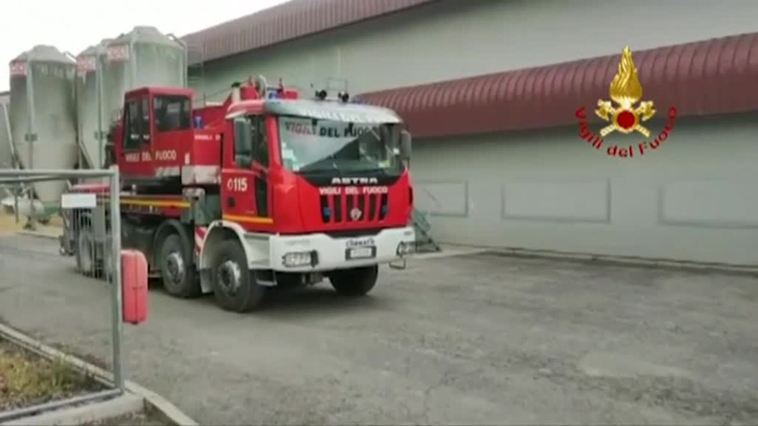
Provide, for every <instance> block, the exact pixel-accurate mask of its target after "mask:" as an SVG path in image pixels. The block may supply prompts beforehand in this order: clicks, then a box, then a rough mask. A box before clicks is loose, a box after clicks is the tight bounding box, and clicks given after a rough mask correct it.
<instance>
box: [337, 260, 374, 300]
mask: <svg viewBox="0 0 758 426" xmlns="http://www.w3.org/2000/svg"><path fill="white" fill-rule="evenodd" d="M378 276H379V267H378V266H376V265H374V266H366V267H364V268H353V269H345V270H340V271H334V272H332V273H331V274H330V275H329V281H331V283H332V287H334V290H336V291H337V293H339V294H341V295H343V296H363V295H365V294H366V293H368V292H369V291H371V289H372V288H374V284H376V279H377V277H378Z"/></svg>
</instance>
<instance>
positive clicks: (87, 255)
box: [76, 223, 95, 276]
mask: <svg viewBox="0 0 758 426" xmlns="http://www.w3.org/2000/svg"><path fill="white" fill-rule="evenodd" d="M76 269H77V270H78V271H79V273H81V274H84V275H87V276H89V275H93V274H94V273H95V243H94V237H93V235H92V228H91V227H90V225H89V224H88V223H82V224H81V225H80V226H79V232H77V235H76Z"/></svg>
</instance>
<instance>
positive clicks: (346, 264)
mask: <svg viewBox="0 0 758 426" xmlns="http://www.w3.org/2000/svg"><path fill="white" fill-rule="evenodd" d="M192 99H193V92H192V91H191V90H190V89H180V88H160V87H146V88H141V89H137V90H133V91H130V92H128V93H127V94H126V96H125V103H124V107H123V113H122V116H121V117H120V119H119V120H118V121H116V122H115V123H114V125H113V127H112V129H111V140H112V152H111V159H112V161H113V163H114V164H117V165H118V167H119V170H120V173H121V184H122V188H123V191H122V193H121V204H120V205H121V218H122V221H121V228H122V241H123V246H124V247H128V248H136V249H138V250H140V251H142V252H143V253H145V255H146V257H147V259H148V261H149V264H150V269H151V271H152V272H153V273H154V274H155V275H157V276H159V277H160V278H161V280H162V281H163V284H164V287H165V288H166V290H167V291H168V292H169V293H170V294H172V295H175V296H179V297H191V296H197V295H199V294H202V293H210V292H212V293H213V294H214V295H215V298H216V301H217V303H218V304H219V305H220V306H221V307H222V308H224V309H227V310H232V311H239V312H241V311H247V310H251V309H253V308H256V307H258V306H259V305H260V304H261V302H262V300H263V297H264V295H265V293H266V291H267V289H268V288H269V287H272V286H277V285H279V286H294V285H308V284H314V283H317V282H319V281H321V280H322V279H323V278H328V279H329V280H330V281H331V283H332V286H333V287H334V288H335V290H336V291H337V292H339V293H341V294H344V295H349V296H357V295H363V294H366V293H367V292H368V291H370V290H371V288H372V287H373V286H374V284H375V282H376V280H377V274H378V265H380V264H386V263H395V262H398V261H404V259H405V257H406V256H408V255H409V254H411V253H412V252H413V250H414V247H415V243H414V242H415V232H414V229H413V227H412V226H411V223H410V222H411V214H412V204H413V190H412V187H411V182H410V175H409V171H408V167H407V160H408V159H409V156H410V144H411V141H410V135H409V134H408V132H407V131H405V130H404V129H403V127H402V122H401V120H400V118H399V117H398V116H397V115H396V114H395V113H394V112H393V111H391V110H388V109H385V108H380V107H376V106H369V105H362V104H358V103H354V102H350V101H349V97H348V95H347V94H346V93H340V94H339V95H338V97H337V99H336V100H335V99H328V98H327V96H326V92H324V91H320V92H317V96H316V97H315V99H300V98H299V95H298V94H297V92H295V91H293V90H289V89H285V88H284V87H283V86H281V85H279V86H278V87H274V88H271V87H268V86H267V85H266V84H265V80H263V79H260V78H259V79H258V81H256V82H255V83H253V82H252V81H251V82H250V83H249V84H246V85H241V84H235V85H233V87H232V93H231V95H230V96H229V98H228V99H227V100H226V102H224V103H223V104H220V105H212V106H205V107H202V108H197V109H193V107H192ZM91 189H92V187H91V186H86V188H85V187H81V188H77V187H74V189H73V191H74V192H76V191H80V190H91ZM86 232H88V231H87V226H86V224H82V223H79V224H77V226H74V227H72V229H71V230H70V232H69V234H70V235H71V243H72V244H71V246H72V247H73V249H72V250H70V251H73V252H74V253H75V254H76V255H77V258H78V259H79V260H80V262H79V263H81V261H82V259H81V257H82V256H92V253H97V252H98V250H92V248H91V247H87V246H86V244H91V243H88V241H92V240H93V239H92V238H90V239H89V240H88V239H87V238H82V237H81V234H82V233H86ZM76 234H79V235H76ZM86 260H87V261H89V262H97V261H98V260H97V259H86Z"/></svg>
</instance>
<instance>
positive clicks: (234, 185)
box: [226, 177, 247, 192]
mask: <svg viewBox="0 0 758 426" xmlns="http://www.w3.org/2000/svg"><path fill="white" fill-rule="evenodd" d="M226 189H228V190H229V191H233V192H245V191H247V178H246V177H235V178H231V179H229V180H228V181H226Z"/></svg>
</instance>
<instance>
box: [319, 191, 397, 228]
mask: <svg viewBox="0 0 758 426" xmlns="http://www.w3.org/2000/svg"><path fill="white" fill-rule="evenodd" d="M388 211H389V206H388V203H387V194H338V195H322V196H321V220H323V221H324V223H344V222H358V223H368V222H376V221H381V220H384V218H385V217H387V212H388ZM358 212H360V214H359V213H358Z"/></svg>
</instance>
